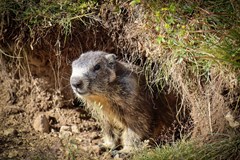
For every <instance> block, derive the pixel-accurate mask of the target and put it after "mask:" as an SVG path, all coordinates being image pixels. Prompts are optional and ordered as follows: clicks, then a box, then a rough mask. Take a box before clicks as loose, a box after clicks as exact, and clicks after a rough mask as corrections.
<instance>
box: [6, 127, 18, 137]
mask: <svg viewBox="0 0 240 160" xmlns="http://www.w3.org/2000/svg"><path fill="white" fill-rule="evenodd" d="M17 133H18V132H17V130H15V129H13V128H9V129H7V130H5V131H4V132H3V135H4V136H14V135H17Z"/></svg>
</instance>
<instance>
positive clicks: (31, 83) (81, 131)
mask: <svg viewBox="0 0 240 160" xmlns="http://www.w3.org/2000/svg"><path fill="white" fill-rule="evenodd" d="M0 90H1V92H0V94H1V95H0V121H1V123H0V159H3V160H5V159H6V160H7V159H14V160H15V159H31V160H32V159H41V160H42V159H48V160H49V159H64V160H65V159H112V158H113V156H112V155H111V154H110V152H108V151H106V150H103V149H102V148H100V147H99V144H101V129H100V127H99V125H98V122H96V121H95V120H94V119H93V118H91V117H90V116H89V114H88V113H87V112H86V111H84V110H83V108H82V107H80V106H79V105H74V103H73V102H71V103H70V102H69V103H68V104H69V105H66V103H64V104H63V99H64V98H63V97H62V96H61V95H60V94H59V93H58V92H56V91H54V90H52V89H50V87H48V85H47V83H46V82H45V81H44V80H42V79H37V78H35V79H34V78H30V79H29V78H24V77H21V78H19V77H14V76H12V75H11V74H9V73H6V72H5V71H3V70H2V71H1V76H0ZM116 158H117V157H115V159H116Z"/></svg>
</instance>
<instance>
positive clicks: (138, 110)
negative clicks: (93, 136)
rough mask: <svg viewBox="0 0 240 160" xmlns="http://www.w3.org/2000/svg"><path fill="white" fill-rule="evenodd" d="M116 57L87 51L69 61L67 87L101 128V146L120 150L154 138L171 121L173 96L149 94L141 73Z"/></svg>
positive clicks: (135, 146)
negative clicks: (83, 103)
mask: <svg viewBox="0 0 240 160" xmlns="http://www.w3.org/2000/svg"><path fill="white" fill-rule="evenodd" d="M133 68H134V67H131V65H129V64H127V63H124V62H121V61H118V60H116V55H115V54H110V53H106V52H102V51H89V52H86V53H83V54H81V56H80V57H79V58H78V59H77V60H75V61H73V63H72V75H71V78H70V83H71V87H72V89H73V91H74V93H75V94H76V96H77V97H79V98H80V99H81V100H83V102H85V103H86V104H87V106H88V107H89V108H90V109H91V110H92V112H93V113H96V115H97V117H98V118H99V120H100V122H101V123H102V126H101V127H102V130H103V134H104V137H103V140H104V143H103V145H104V146H105V147H109V148H114V147H116V146H117V145H119V144H121V145H122V146H123V149H122V150H121V151H122V152H129V151H132V149H136V148H138V146H139V144H140V142H141V141H142V140H145V139H150V138H151V139H152V138H153V139H156V138H158V136H159V135H160V134H162V132H163V131H164V130H165V131H166V129H167V128H169V127H170V126H171V125H172V123H173V121H174V120H175V113H176V112H175V108H174V107H175V103H176V102H175V100H174V99H175V98H173V100H172V101H171V100H170V101H167V99H168V98H169V97H167V98H166V97H164V96H162V95H161V96H160V95H159V94H158V93H157V94H156V93H152V92H150V91H149V88H148V86H147V84H146V81H145V77H144V75H141V74H138V72H136V71H135V70H134V69H133Z"/></svg>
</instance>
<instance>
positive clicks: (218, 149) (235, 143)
mask: <svg viewBox="0 0 240 160" xmlns="http://www.w3.org/2000/svg"><path fill="white" fill-rule="evenodd" d="M239 158H240V137H239V136H236V137H232V138H222V139H221V140H216V141H215V142H211V143H204V142H198V141H195V142H194V141H184V140H182V141H179V142H176V143H174V144H172V145H165V146H162V147H158V148H156V149H154V150H148V151H145V152H144V153H142V154H140V155H135V156H134V158H133V159H134V160H160V159H161V160H195V159H198V160H216V159H233V160H234V159H239Z"/></svg>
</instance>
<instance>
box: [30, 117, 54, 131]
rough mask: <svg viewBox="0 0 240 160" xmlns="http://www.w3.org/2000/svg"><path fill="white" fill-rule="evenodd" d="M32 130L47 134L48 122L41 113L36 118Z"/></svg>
mask: <svg viewBox="0 0 240 160" xmlns="http://www.w3.org/2000/svg"><path fill="white" fill-rule="evenodd" d="M33 128H34V129H35V131H39V132H42V133H49V128H50V127H49V122H48V118H47V117H46V115H45V114H42V113H41V114H39V115H38V116H36V118H35V119H34V122H33Z"/></svg>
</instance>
